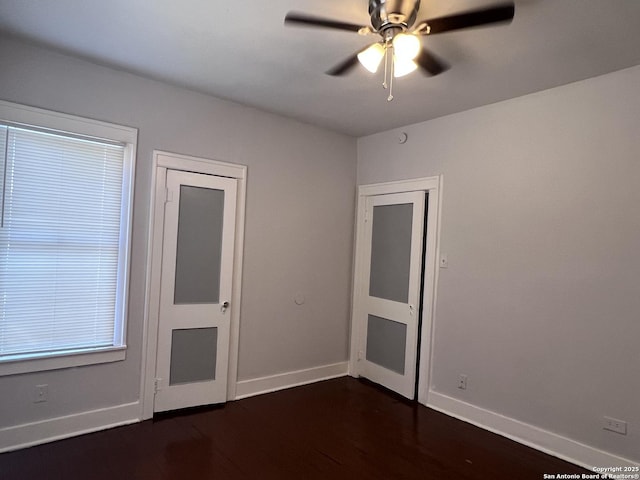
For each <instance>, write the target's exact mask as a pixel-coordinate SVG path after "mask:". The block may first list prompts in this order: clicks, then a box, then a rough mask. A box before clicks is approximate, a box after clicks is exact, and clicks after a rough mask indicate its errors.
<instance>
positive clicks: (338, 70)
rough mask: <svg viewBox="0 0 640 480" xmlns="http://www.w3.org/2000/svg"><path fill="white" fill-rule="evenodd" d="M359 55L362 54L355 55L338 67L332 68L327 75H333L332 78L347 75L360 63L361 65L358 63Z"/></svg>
mask: <svg viewBox="0 0 640 480" xmlns="http://www.w3.org/2000/svg"><path fill="white" fill-rule="evenodd" d="M361 51H362V50H361ZM359 53H360V52H357V53H354V54H353V55H352V56H350V57H349V58H347V59H346V60H345V61H343V62H341V63H339V64H338V65H336V66H334V67H332V68H330V69H329V70H327V71H326V72H325V73H326V74H327V75H331V76H332V77H340V76H342V75H346V74H347V73H349V72H350V71H351V70H353V68H354V67H355V66H356V65H358V63H359V62H358V54H359Z"/></svg>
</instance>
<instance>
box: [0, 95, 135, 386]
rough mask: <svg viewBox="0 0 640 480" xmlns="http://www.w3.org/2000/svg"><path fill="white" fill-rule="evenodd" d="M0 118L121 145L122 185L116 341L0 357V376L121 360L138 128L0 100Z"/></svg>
mask: <svg viewBox="0 0 640 480" xmlns="http://www.w3.org/2000/svg"><path fill="white" fill-rule="evenodd" d="M0 121H2V122H6V123H8V124H14V125H18V126H20V125H22V126H26V127H36V128H40V129H47V130H52V131H54V133H55V132H59V133H61V134H70V135H75V136H78V135H80V136H86V137H92V138H96V139H103V140H107V141H109V142H118V143H122V144H124V145H125V149H124V164H123V179H124V180H123V188H122V204H121V205H122V217H121V218H122V221H121V229H120V252H123V254H122V255H120V257H119V261H118V282H117V294H116V299H117V300H116V302H117V303H116V319H115V322H116V331H117V332H118V337H119V339H120V340H121V341H120V343H119V345H115V346H113V347H106V348H95V349H83V350H77V351H72V352H56V353H42V354H36V355H33V356H31V357H29V358H19V357H18V358H15V359H6V360H0V376H4V375H15V374H20V373H28V372H38V371H45V370H55V369H60V368H69V367H77V366H81V365H92V364H98V363H108V362H116V361H121V360H124V359H125V357H126V348H127V345H126V331H127V305H128V296H129V262H130V255H131V253H130V243H131V229H132V223H131V222H132V216H133V215H132V213H133V185H134V174H135V159H136V146H137V140H138V130H137V129H135V128H131V127H125V126H121V125H116V124H112V123H106V122H101V121H98V120H92V119H87V118H82V117H77V116H74V115H68V114H64V113H59V112H53V111H49V110H43V109H41V108H35V107H28V106H25V105H19V104H16V103H11V102H6V101H2V100H0Z"/></svg>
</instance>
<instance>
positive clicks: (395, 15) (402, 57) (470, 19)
mask: <svg viewBox="0 0 640 480" xmlns="http://www.w3.org/2000/svg"><path fill="white" fill-rule="evenodd" d="M419 8H420V0H369V15H370V16H371V26H362V25H356V24H352V23H347V22H342V21H338V20H332V19H328V18H322V17H316V16H312V15H307V14H304V13H297V12H289V13H287V15H286V16H285V19H284V23H285V25H297V26H309V27H318V28H330V29H335V30H344V31H349V32H355V33H358V34H360V35H373V34H378V35H380V37H381V39H380V40H379V41H378V42H376V43H374V44H372V45H369V46H368V47H366V48H364V49H363V50H360V51H358V52H356V53H355V54H353V55H352V56H350V57H349V58H347V59H346V60H344V61H343V62H341V63H339V64H338V65H336V66H334V67H333V68H331V69H330V70H328V71H327V72H326V73H327V74H328V75H334V76H339V75H345V74H346V73H348V72H349V71H351V70H352V69H353V68H354V67H355V66H356V65H357V64H358V63H361V64H362V65H363V66H364V67H365V68H366V69H367V70H369V71H370V72H372V73H375V72H377V70H378V68H379V67H380V64H382V63H384V82H383V83H382V85H383V86H384V88H388V89H389V96H388V98H387V100H389V101H391V100H392V99H393V78H394V77H402V76H404V75H407V74H409V73H411V72H413V71H414V70H416V69H417V68H420V69H422V70H423V71H424V72H425V73H427V74H429V75H438V74H439V73H442V72H444V71H445V70H447V69H448V68H449V66H448V65H447V63H446V62H444V61H443V60H441V59H440V58H438V57H437V56H436V55H434V54H433V53H431V52H429V51H428V50H427V49H425V48H424V47H423V46H422V44H421V42H420V37H423V36H427V35H435V34H437V33H444V32H450V31H452V30H460V29H463V28H471V27H479V26H483V25H490V24H496V23H503V22H505V23H506V22H510V21H511V20H512V19H513V16H514V12H515V6H514V4H513V2H507V3H501V4H497V5H493V6H489V7H485V8H480V9H476V10H469V11H466V12H462V13H456V14H453V15H447V16H444V17H439V18H432V19H428V20H422V21H420V22H418V23H416V17H417V15H418V10H419Z"/></svg>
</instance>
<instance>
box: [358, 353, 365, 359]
mask: <svg viewBox="0 0 640 480" xmlns="http://www.w3.org/2000/svg"><path fill="white" fill-rule="evenodd" d="M363 358H364V352H363V351H362V350H358V361H360V360H362V359H363Z"/></svg>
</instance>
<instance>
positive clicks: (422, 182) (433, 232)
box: [349, 175, 443, 405]
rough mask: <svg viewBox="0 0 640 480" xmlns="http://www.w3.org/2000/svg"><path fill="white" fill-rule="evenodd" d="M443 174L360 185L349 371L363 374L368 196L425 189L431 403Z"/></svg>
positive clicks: (422, 378)
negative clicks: (361, 348)
mask: <svg viewBox="0 0 640 480" xmlns="http://www.w3.org/2000/svg"><path fill="white" fill-rule="evenodd" d="M442 184H443V178H442V175H440V176H437V177H425V178H417V179H411V180H400V181H395V182H386V183H376V184H371V185H361V186H359V187H358V199H357V215H356V237H355V245H354V247H355V248H354V252H355V255H354V274H353V289H352V290H353V298H352V305H353V307H352V315H351V347H350V355H349V374H350V375H351V376H354V377H358V376H360V371H359V362H360V359H359V346H360V345H362V342H363V340H364V339H363V335H364V329H363V326H362V323H361V322H362V321H363V318H365V311H364V301H365V297H366V294H367V290H366V289H367V287H368V278H367V279H365V276H366V271H367V264H368V261H369V259H367V258H365V254H366V252H367V251H368V249H367V248H364V242H365V240H366V239H365V231H364V228H365V227H364V225H365V215H366V203H367V198H368V197H371V196H375V195H387V194H392V193H404V192H415V191H424V192H427V193H428V194H429V208H428V210H427V218H426V222H425V228H426V249H425V269H424V278H423V281H424V292H423V296H422V299H421V301H422V324H421V328H420V338H421V341H420V344H419V349H420V351H419V352H418V354H419V356H420V363H419V365H418V371H419V374H418V402H420V403H421V404H423V405H427V402H428V395H429V381H430V378H431V366H432V361H431V356H432V352H433V348H432V341H433V339H432V330H433V320H434V316H435V306H436V305H435V304H436V290H437V282H438V270H439V269H438V262H437V258H438V256H439V249H440V245H439V243H440V242H439V239H440V235H439V228H438V227H439V225H440V218H441V205H442V202H441V199H442Z"/></svg>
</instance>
